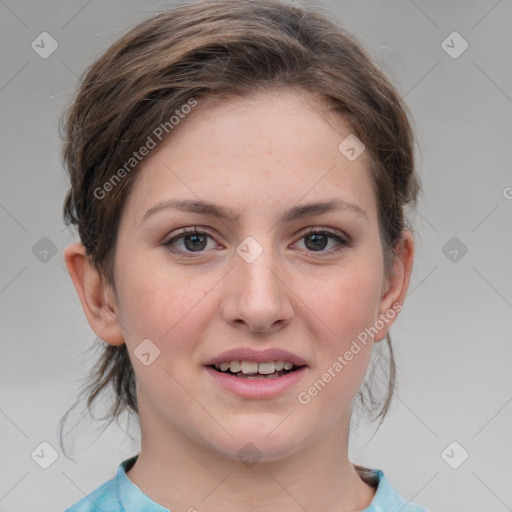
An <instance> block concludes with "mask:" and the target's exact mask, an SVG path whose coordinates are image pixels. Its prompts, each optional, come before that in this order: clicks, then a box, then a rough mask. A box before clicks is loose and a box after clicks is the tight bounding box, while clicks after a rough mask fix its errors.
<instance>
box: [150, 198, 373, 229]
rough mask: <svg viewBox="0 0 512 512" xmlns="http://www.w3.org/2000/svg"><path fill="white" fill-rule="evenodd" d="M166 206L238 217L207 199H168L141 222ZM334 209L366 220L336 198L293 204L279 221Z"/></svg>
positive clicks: (233, 219) (361, 212) (354, 206)
mask: <svg viewBox="0 0 512 512" xmlns="http://www.w3.org/2000/svg"><path fill="white" fill-rule="evenodd" d="M167 208H175V209H177V210H181V211H185V212H192V213H198V214H200V215H210V216H212V217H217V218H219V219H224V220H227V221H231V222H236V221H237V220H238V219H239V218H240V211H237V210H233V209H232V208H224V207H222V206H219V205H217V204H215V203H211V202H209V201H202V200H189V199H182V200H179V199H168V200H165V201H161V202H160V203H158V204H156V205H155V206H153V207H152V208H150V209H149V210H148V211H147V212H146V213H145V214H144V217H143V218H142V222H144V221H145V220H146V219H147V218H148V217H150V216H151V215H153V214H154V213H156V212H158V211H160V210H163V209H167ZM335 210H347V211H351V212H355V213H358V214H359V215H361V216H362V217H364V218H365V219H366V220H367V221H368V215H367V214H366V212H365V211H364V210H363V209H362V208H361V207H360V206H358V205H357V204H354V203H351V202H349V201H344V200H342V199H338V198H336V199H332V200H330V201H325V202H316V203H309V204H305V205H300V206H294V207H293V208H291V209H290V210H287V211H285V212H284V213H283V214H282V215H281V218H280V219H279V222H281V223H286V222H291V221H293V220H296V219H300V218H303V217H308V216H311V215H320V214H322V213H326V212H330V211H335Z"/></svg>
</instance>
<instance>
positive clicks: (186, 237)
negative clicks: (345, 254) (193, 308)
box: [162, 228, 349, 256]
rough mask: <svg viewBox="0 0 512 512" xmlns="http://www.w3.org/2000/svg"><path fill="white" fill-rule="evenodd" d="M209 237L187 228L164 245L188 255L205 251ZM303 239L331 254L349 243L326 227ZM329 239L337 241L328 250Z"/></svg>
mask: <svg viewBox="0 0 512 512" xmlns="http://www.w3.org/2000/svg"><path fill="white" fill-rule="evenodd" d="M207 238H212V240H213V237H212V236H211V235H210V234H209V233H206V232H204V231H197V230H196V228H193V229H185V230H183V231H182V232H181V233H179V234H178V235H176V236H174V237H172V238H170V239H169V240H167V241H166V242H164V243H163V244H162V245H164V246H165V247H167V248H168V250H169V251H171V252H173V253H178V254H183V255H187V252H188V253H189V254H190V253H193V252H204V249H205V247H206V245H207ZM302 239H306V240H310V242H309V243H308V242H306V243H305V245H306V248H307V249H309V250H310V251H311V252H321V253H324V254H331V253H333V252H336V251H339V250H341V249H343V248H344V247H345V246H348V245H349V242H348V241H347V240H345V239H344V238H343V237H341V236H339V235H337V234H335V233H332V232H330V231H327V230H325V229H312V230H310V231H308V232H307V233H304V234H303V235H302V236H301V237H300V239H299V240H302ZM329 239H331V240H332V241H334V242H335V243H334V247H331V249H330V250H327V251H326V250H325V249H326V246H327V245H328V240H329ZM178 241H180V242H183V244H184V247H185V250H183V249H177V248H176V247H175V245H176V243H177V242H178ZM187 256H188V255H187Z"/></svg>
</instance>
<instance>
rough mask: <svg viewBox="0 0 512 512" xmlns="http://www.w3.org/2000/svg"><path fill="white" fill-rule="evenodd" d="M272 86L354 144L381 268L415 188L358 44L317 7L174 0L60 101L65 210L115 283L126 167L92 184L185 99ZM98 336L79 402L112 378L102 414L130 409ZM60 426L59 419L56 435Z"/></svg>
mask: <svg viewBox="0 0 512 512" xmlns="http://www.w3.org/2000/svg"><path fill="white" fill-rule="evenodd" d="M281 87H284V88H293V89H295V90H299V91H302V92H305V93H308V94H310V95H313V96H314V97H315V98H318V99H320V100H323V103H324V104H326V105H327V106H328V109H330V110H332V111H334V112H337V113H339V114H340V115H343V116H344V118H345V119H346V120H347V121H348V123H349V125H350V128H351V130H352V133H354V134H355V135H356V136H357V137H358V138H359V139H360V140H361V141H362V142H363V144H365V146H366V152H367V154H368V155H369V160H370V169H369V172H370V174H371V177H372V184H373V187H374V191H375V196H376V198H377V203H378V213H379V231H380V237H381V245H382V248H383V253H384V257H385V264H386V270H389V269H390V268H391V263H392V257H393V248H394V247H395V245H396V243H397V242H398V241H399V239H400V236H401V233H402V230H403V229H404V228H405V227H406V219H405V215H404V208H405V206H406V205H407V204H409V203H416V196H417V194H418V192H419V190H420V181H419V177H418V175H417V174H416V172H415V169H414V137H413V131H412V129H411V125H410V121H409V111H408V108H407V106H406V105H405V104H404V103H403V101H402V99H401V97H400V96H399V94H398V93H397V91H396V90H395V88H394V87H393V85H392V84H391V83H390V82H389V80H388V79H387V78H386V77H385V76H384V74H383V73H382V72H381V71H380V70H379V69H378V68H377V67H376V66H375V65H374V64H373V63H372V60H371V58H370V57H369V54H368V53H367V52H366V50H365V49H364V48H363V47H362V46H361V44H360V43H359V42H358V41H357V40H356V39H355V38H354V37H353V36H352V35H351V34H349V33H347V32H346V31H345V30H344V29H343V28H341V27H340V26H339V24H338V22H337V21H336V20H335V19H334V18H332V17H331V16H329V15H327V14H325V13H323V12H320V11H319V9H318V8H316V7H312V6H308V7H307V8H306V7H297V6H291V5H288V4H285V3H284V2H281V1H278V0H257V1H251V0H237V1H236V2H234V1H232V0H211V1H200V2H195V3H187V4H181V5H178V6H177V7H174V8H172V9H171V10H168V11H165V12H163V13H161V14H159V15H157V16H154V17H152V18H150V19H148V20H146V21H144V22H142V23H140V24H139V25H137V26H136V27H134V28H133V29H131V30H130V31H129V32H128V33H126V34H125V35H124V36H123V37H121V38H120V39H118V40H117V41H116V42H114V43H113V44H112V45H111V46H110V47H109V48H108V49H107V50H106V51H105V52H104V53H103V54H102V55H101V56H100V57H99V58H98V59H97V60H96V61H95V62H94V63H93V64H92V65H91V66H90V67H89V68H88V69H87V70H86V71H85V72H84V75H82V79H81V81H80V86H79V89H78V93H77V95H76V97H75V98H74V100H73V103H72V104H71V106H70V107H69V108H68V110H67V113H66V116H65V120H64V126H63V129H64V136H63V138H64V146H63V153H62V155H63V160H64V162H63V163H64V166H65V167H66V169H67V172H68V173H69V176H70V181H71V187H70V189H69V191H68V193H67V196H66V198H65V203H64V221H65V223H66V224H67V225H69V224H73V225H74V226H75V227H76V228H77V229H78V233H79V236H80V240H81V242H82V243H83V244H84V246H85V247H86V251H87V254H88V255H89V256H90V258H91V261H92V262H93V264H94V265H95V266H96V267H97V268H98V269H99V270H100V271H101V272H102V274H103V275H104V276H105V278H106V280H107V282H108V283H109V284H111V285H112V286H113V287H114V290H115V283H114V279H113V262H114V254H115V246H116V236H117V229H118V225H119V220H120V216H121V214H122V210H123V205H124V203H125V201H126V198H127V196H128V194H129V193H130V190H131V189H132V187H133V184H134V182H135V180H136V177H137V166H136V165H135V166H134V167H133V170H130V171H129V172H128V171H127V172H125V173H122V174H123V177H122V179H120V180H118V182H117V183H116V184H115V186H113V187H109V191H108V198H107V199H106V200H102V199H98V197H97V195H98V193H97V191H98V190H99V189H101V190H105V188H104V184H105V183H106V182H108V181H109V179H111V178H112V177H113V176H114V175H115V174H116V171H117V170H119V169H120V168H121V167H122V166H123V165H124V164H125V163H126V162H127V161H129V159H130V157H131V156H132V154H133V152H134V151H136V150H138V149H139V148H140V147H141V145H142V144H143V143H144V141H146V140H147V137H148V136H149V135H150V134H152V133H153V131H154V130H155V128H156V127H158V126H160V125H162V123H165V122H166V121H167V120H168V119H169V118H170V117H171V116H172V115H173V114H175V112H176V111H177V110H179V109H180V108H181V107H182V106H183V105H185V104H186V103H187V102H188V101H189V100H190V98H195V99H197V100H199V101H200V100H201V99H202V98H206V97H208V98H209V99H220V100H222V99H223V98H227V97H229V96H232V97H247V96H249V95H252V94H254V93H256V92H259V91H272V90H275V89H276V88H281ZM198 108H200V107H198ZM178 129H179V128H178ZM170 133H172V132H170ZM340 142H341V141H340ZM125 170H126V167H125ZM95 191H96V193H95ZM102 345H103V347H102V354H101V356H100V358H99V359H98V361H97V363H96V366H95V368H94V369H93V370H92V371H91V375H90V381H89V385H88V386H87V388H86V389H85V390H84V392H85V393H86V394H87V407H88V409H89V411H90V407H91V405H92V404H93V402H94V401H95V400H96V399H97V397H98V396H99V394H100V392H102V391H104V390H106V389H107V388H108V387H109V386H112V387H113V389H114V392H115V402H114V404H113V406H112V409H111V411H110V417H111V421H112V420H113V419H114V418H117V417H118V416H119V415H120V414H121V412H123V411H124V410H125V409H128V411H132V412H134V413H136V414H137V415H138V408H137V398H136V393H135V377H134V372H133V368H132V365H131V362H130V359H129V355H128V353H127V349H126V345H125V344H123V345H120V346H112V345H109V344H105V343H103V342H102ZM379 345H381V344H379ZM386 345H387V348H388V349H389V372H388V376H387V383H386V384H387V386H386V387H387V396H386V397H385V399H384V401H382V400H381V401H379V400H377V399H376V398H375V392H374V390H373V389H372V388H373V384H372V382H366V380H365V382H364V383H363V385H362V386H361V388H360V390H359V392H358V396H357V401H358V403H359V404H360V405H361V407H362V408H363V409H366V410H367V411H368V412H370V413H374V412H375V409H376V408H377V409H378V414H377V416H376V418H378V417H381V418H382V419H381V423H382V420H383V419H384V416H385V415H386V413H387V411H388V408H389V406H390V402H391V398H392V394H393V390H394V386H395V361H394V356H393V350H392V346H391V339H390V337H389V334H388V335H387V337H386ZM374 352H375V349H374ZM370 370H371V372H369V373H373V370H372V368H370ZM75 405H76V404H75ZM68 413H69V410H68ZM68 413H66V415H65V416H64V421H65V419H66V416H67V414H68ZM374 419H375V418H374ZM62 425H63V422H62V420H61V425H60V426H61V434H62ZM379 427H380V424H379ZM61 440H62V435H61ZM61 443H62V441H61ZM61 446H62V444H61ZM361 471H362V468H361Z"/></svg>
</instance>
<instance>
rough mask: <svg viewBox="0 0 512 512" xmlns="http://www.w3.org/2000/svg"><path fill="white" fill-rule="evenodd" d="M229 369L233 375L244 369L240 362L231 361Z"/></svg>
mask: <svg viewBox="0 0 512 512" xmlns="http://www.w3.org/2000/svg"><path fill="white" fill-rule="evenodd" d="M229 368H230V370H231V371H232V372H233V373H237V372H239V371H240V368H242V363H240V361H231V362H230V363H229Z"/></svg>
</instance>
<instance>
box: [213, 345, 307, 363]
mask: <svg viewBox="0 0 512 512" xmlns="http://www.w3.org/2000/svg"><path fill="white" fill-rule="evenodd" d="M224 361H251V362H254V363H265V362H267V361H284V362H290V363H293V364H294V365H295V366H304V365H305V364H306V362H305V361H304V360H303V359H302V358H301V357H299V356H298V355H296V354H292V353H291V352H288V351H286V350H282V349H280V348H267V349H265V350H254V349H252V348H249V347H240V348H233V349H231V350H226V351H225V352H222V353H221V354H218V355H216V356H214V357H212V358H210V359H208V360H207V361H206V363H205V366H211V365H215V364H220V363H222V362H224Z"/></svg>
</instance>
